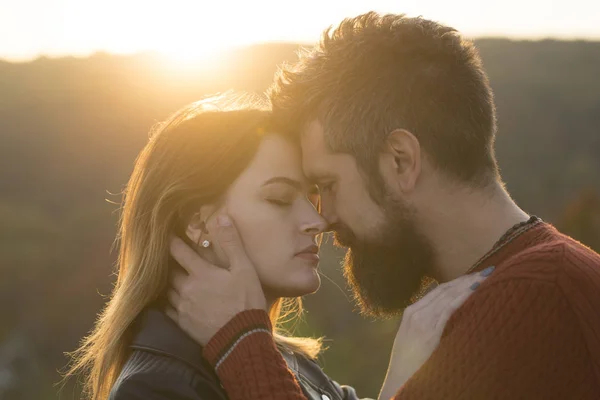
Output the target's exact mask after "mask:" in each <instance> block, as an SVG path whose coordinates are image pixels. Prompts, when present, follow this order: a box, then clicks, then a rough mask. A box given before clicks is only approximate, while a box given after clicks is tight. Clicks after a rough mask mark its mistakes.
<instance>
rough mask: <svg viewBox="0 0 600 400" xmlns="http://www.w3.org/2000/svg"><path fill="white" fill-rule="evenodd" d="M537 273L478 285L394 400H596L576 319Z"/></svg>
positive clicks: (557, 292) (552, 285)
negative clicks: (429, 354) (489, 399)
mask: <svg viewBox="0 0 600 400" xmlns="http://www.w3.org/2000/svg"><path fill="white" fill-rule="evenodd" d="M536 268H537V266H533V268H531V269H530V270H531V271H534V272H532V273H531V274H530V275H531V277H530V278H527V274H525V275H524V276H521V277H520V278H519V279H499V280H496V281H495V282H492V281H489V282H484V284H482V285H481V287H480V288H479V289H478V291H477V292H476V293H475V294H473V296H471V298H469V300H468V301H467V302H466V303H465V304H464V306H463V307H461V308H460V309H459V310H457V312H456V313H455V314H454V315H453V316H452V318H451V320H450V321H448V324H447V326H446V329H445V332H444V335H443V337H442V340H441V342H440V345H439V347H438V348H437V349H436V351H434V353H433V354H432V355H431V357H430V358H429V360H428V361H427V362H426V363H425V364H424V365H423V366H422V367H421V368H420V369H419V370H418V371H417V373H415V375H413V376H412V377H411V379H409V380H408V381H407V382H406V384H405V385H404V386H403V387H402V388H401V389H400V390H399V392H398V393H397V395H396V397H395V399H396V400H406V399H419V400H427V399H436V400H437V399H446V400H454V399H488V398H494V399H516V398H523V399H596V398H597V396H598V393H600V388H599V387H598V386H597V381H596V380H595V378H594V374H593V366H592V364H593V360H591V357H590V353H589V350H588V346H587V345H586V341H585V339H584V337H583V335H582V331H581V329H580V324H579V321H578V318H577V316H576V313H575V312H574V311H573V309H572V307H571V305H570V303H569V301H568V299H567V298H565V296H564V294H563V292H562V291H561V289H560V287H558V285H557V284H556V283H555V282H553V281H551V280H544V279H536V278H535V269H536ZM539 268H543V266H539Z"/></svg>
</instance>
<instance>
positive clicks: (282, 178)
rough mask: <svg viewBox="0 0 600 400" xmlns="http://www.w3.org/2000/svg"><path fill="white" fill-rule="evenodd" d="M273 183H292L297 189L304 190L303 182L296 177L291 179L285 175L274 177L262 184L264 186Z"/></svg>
mask: <svg viewBox="0 0 600 400" xmlns="http://www.w3.org/2000/svg"><path fill="white" fill-rule="evenodd" d="M273 183H283V184H286V185H290V186H293V187H294V188H295V189H297V190H302V189H303V185H302V182H300V181H297V180H295V179H291V178H288V177H285V176H276V177H273V178H271V179H268V180H267V181H266V182H265V183H263V184H262V185H263V186H267V185H270V184H273Z"/></svg>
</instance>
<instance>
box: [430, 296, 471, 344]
mask: <svg viewBox="0 0 600 400" xmlns="http://www.w3.org/2000/svg"><path fill="white" fill-rule="evenodd" d="M472 294H473V290H469V291H467V292H463V293H462V294H460V295H459V296H457V297H456V298H455V299H453V300H452V301H451V302H450V303H449V304H448V305H447V306H446V307H445V308H444V310H443V311H442V312H441V315H440V317H439V319H438V321H437V322H436V324H435V329H436V330H440V334H441V331H442V330H443V329H444V327H445V326H446V323H447V322H448V320H449V319H450V317H451V316H452V315H453V314H454V312H455V311H456V310H458V309H459V308H460V307H461V306H462V305H463V304H464V303H465V301H467V299H468V298H469V297H471V295H472Z"/></svg>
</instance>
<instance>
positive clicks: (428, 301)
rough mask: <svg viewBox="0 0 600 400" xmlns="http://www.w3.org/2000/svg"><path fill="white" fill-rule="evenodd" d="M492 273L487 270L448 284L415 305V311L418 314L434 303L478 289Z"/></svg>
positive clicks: (459, 278) (434, 290) (461, 277)
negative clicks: (479, 284) (472, 288)
mask: <svg viewBox="0 0 600 400" xmlns="http://www.w3.org/2000/svg"><path fill="white" fill-rule="evenodd" d="M492 271H493V270H492ZM490 273H491V272H489V271H487V270H486V272H485V274H482V273H477V274H469V275H463V276H460V277H458V278H456V279H454V280H452V281H450V282H446V283H444V284H442V285H440V286H438V287H436V288H435V289H433V290H432V291H430V292H429V293H427V294H426V295H425V296H424V297H423V298H422V299H421V300H419V301H418V302H417V303H415V307H414V311H415V312H416V311H419V310H421V309H423V308H426V307H431V306H433V304H434V303H437V302H440V301H451V300H450V299H451V298H453V297H455V296H458V295H459V294H461V293H464V292H466V291H468V290H469V289H470V288H471V287H472V286H474V285H475V288H476V287H477V286H478V283H481V282H482V281H483V280H485V279H486V278H487V277H488V276H489V275H490Z"/></svg>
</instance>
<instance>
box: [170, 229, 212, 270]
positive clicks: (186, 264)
mask: <svg viewBox="0 0 600 400" xmlns="http://www.w3.org/2000/svg"><path fill="white" fill-rule="evenodd" d="M170 252H171V256H173V258H174V259H175V261H177V262H178V263H179V265H181V267H182V268H183V269H185V270H186V271H187V273H188V274H190V275H191V274H194V273H197V272H198V270H207V269H211V268H218V267H216V266H215V265H212V264H211V263H209V262H208V261H206V260H204V259H203V258H202V257H200V256H199V255H198V253H196V252H195V251H194V249H192V248H191V247H190V246H188V245H187V243H185V242H184V241H183V240H182V239H181V238H179V237H177V236H173V238H172V239H171V245H170Z"/></svg>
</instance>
